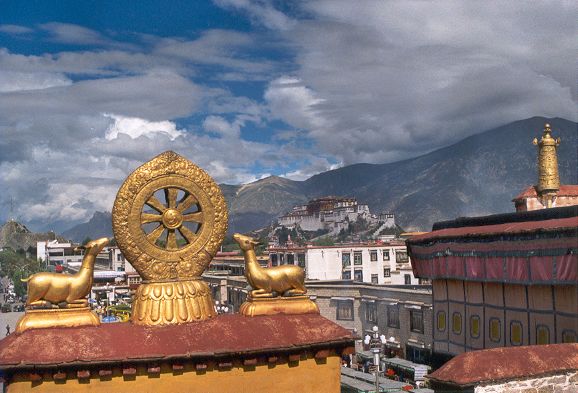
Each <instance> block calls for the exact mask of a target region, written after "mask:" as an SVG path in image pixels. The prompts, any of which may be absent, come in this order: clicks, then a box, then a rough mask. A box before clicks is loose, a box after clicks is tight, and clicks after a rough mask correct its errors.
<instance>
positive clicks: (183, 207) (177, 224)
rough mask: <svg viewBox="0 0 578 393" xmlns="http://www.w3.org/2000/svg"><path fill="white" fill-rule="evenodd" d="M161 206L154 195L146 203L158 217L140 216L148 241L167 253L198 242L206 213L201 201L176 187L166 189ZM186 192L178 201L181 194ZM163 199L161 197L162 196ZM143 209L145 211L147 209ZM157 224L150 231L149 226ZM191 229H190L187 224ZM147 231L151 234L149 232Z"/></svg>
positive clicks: (142, 214) (142, 213)
mask: <svg viewBox="0 0 578 393" xmlns="http://www.w3.org/2000/svg"><path fill="white" fill-rule="evenodd" d="M160 190H162V191H163V192H164V200H165V202H162V201H161V200H160V199H159V198H158V197H157V196H155V194H154V193H153V195H151V196H150V197H149V198H148V199H147V200H146V202H145V206H148V207H151V208H153V209H154V210H156V211H157V212H158V213H149V212H144V211H143V212H141V219H140V221H141V226H142V228H143V231H144V232H145V234H146V238H147V240H148V241H149V242H150V243H152V244H155V245H156V246H157V247H161V248H164V249H167V250H177V249H180V248H183V247H185V246H187V245H188V244H191V243H193V242H194V241H195V239H196V238H197V236H198V233H199V231H200V230H201V225H202V224H203V221H204V213H203V211H202V209H201V204H200V202H199V200H198V199H197V198H196V197H195V196H194V195H193V194H191V193H190V192H188V191H187V190H182V189H180V188H176V187H164V188H161V189H159V190H157V191H160ZM180 191H181V192H184V195H183V197H182V198H181V199H180V200H179V192H180ZM161 198H162V196H161ZM145 206H143V208H144V207H145ZM153 223H158V225H157V226H156V228H154V229H153V230H152V231H150V227H151V226H150V225H149V224H153ZM188 223H189V224H191V225H187V224H188ZM147 229H148V230H147Z"/></svg>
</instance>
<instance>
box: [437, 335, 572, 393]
mask: <svg viewBox="0 0 578 393" xmlns="http://www.w3.org/2000/svg"><path fill="white" fill-rule="evenodd" d="M576 369H578V344H576V343H574V344H550V345H530V346H523V347H507V348H493V349H484V350H480V351H472V352H465V353H462V354H460V355H458V356H456V357H454V358H453V359H452V360H450V361H449V362H447V363H446V364H444V365H443V366H442V367H441V368H439V369H438V370H436V371H435V372H433V373H431V374H429V375H428V378H429V379H431V380H432V381H435V382H441V383H444V384H452V385H457V386H460V387H465V386H470V385H477V384H481V383H487V382H497V381H507V380H513V379H517V378H523V377H532V376H536V377H538V376H540V375H545V374H554V373H563V372H565V371H573V370H576Z"/></svg>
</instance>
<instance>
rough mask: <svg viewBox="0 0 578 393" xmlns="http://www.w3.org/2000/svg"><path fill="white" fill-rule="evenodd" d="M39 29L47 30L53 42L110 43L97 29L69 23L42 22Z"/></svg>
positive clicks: (76, 43) (78, 43) (77, 43)
mask: <svg viewBox="0 0 578 393" xmlns="http://www.w3.org/2000/svg"><path fill="white" fill-rule="evenodd" d="M39 27H40V29H42V30H44V31H46V32H48V33H49V34H50V36H51V37H50V38H51V40H52V41H54V42H58V43H61V44H75V45H106V44H109V43H111V41H110V40H108V39H107V38H105V37H104V36H103V35H102V34H100V33H99V32H97V31H94V30H91V29H87V28H86V27H82V26H79V25H74V24H70V23H58V22H51V23H44V24H41V25H39Z"/></svg>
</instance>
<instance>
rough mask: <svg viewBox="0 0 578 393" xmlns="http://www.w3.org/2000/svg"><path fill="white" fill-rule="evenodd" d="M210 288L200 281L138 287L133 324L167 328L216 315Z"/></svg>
mask: <svg viewBox="0 0 578 393" xmlns="http://www.w3.org/2000/svg"><path fill="white" fill-rule="evenodd" d="M215 315H216V313H215V307H214V304H213V298H212V296H211V291H210V290H209V286H208V285H207V284H206V283H205V282H203V281H201V280H182V281H176V282H174V281H171V282H157V283H148V284H142V285H140V286H139V287H138V289H137V291H136V294H135V297H134V306H133V310H132V321H133V323H136V324H138V325H166V324H173V323H184V322H192V321H198V320H202V319H206V318H208V317H212V316H215Z"/></svg>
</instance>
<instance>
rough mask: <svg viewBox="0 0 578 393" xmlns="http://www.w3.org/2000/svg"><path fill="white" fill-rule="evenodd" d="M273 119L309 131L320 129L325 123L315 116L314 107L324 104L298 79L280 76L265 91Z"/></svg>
mask: <svg viewBox="0 0 578 393" xmlns="http://www.w3.org/2000/svg"><path fill="white" fill-rule="evenodd" d="M265 100H266V101H267V103H268V104H269V108H270V110H271V114H272V116H273V117H276V118H279V119H283V120H284V121H286V122H287V123H289V124H291V125H293V126H295V127H297V128H304V129H309V130H315V129H316V128H318V127H322V126H323V125H324V124H325V123H327V121H326V120H325V119H324V118H322V117H321V116H319V115H318V114H317V109H316V107H317V106H318V105H319V104H322V103H323V102H324V100H323V99H320V98H317V97H316V94H315V93H314V92H313V91H312V90H311V89H309V88H308V87H307V86H305V84H304V83H303V82H302V81H301V80H300V79H298V78H295V77H290V76H282V77H280V78H278V79H275V80H274V81H272V82H271V83H270V84H269V86H268V87H267V90H266V91H265Z"/></svg>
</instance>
